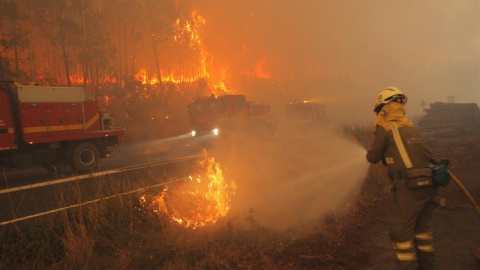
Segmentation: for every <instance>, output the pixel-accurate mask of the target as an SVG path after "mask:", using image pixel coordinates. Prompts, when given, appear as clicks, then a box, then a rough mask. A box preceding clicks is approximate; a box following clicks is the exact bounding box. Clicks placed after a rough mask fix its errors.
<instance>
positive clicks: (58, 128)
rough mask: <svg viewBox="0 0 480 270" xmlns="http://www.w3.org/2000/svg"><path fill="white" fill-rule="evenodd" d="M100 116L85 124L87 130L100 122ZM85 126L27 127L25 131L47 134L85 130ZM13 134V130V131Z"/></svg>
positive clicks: (95, 116)
mask: <svg viewBox="0 0 480 270" xmlns="http://www.w3.org/2000/svg"><path fill="white" fill-rule="evenodd" d="M98 119H99V116H98V113H97V114H95V115H94V116H93V117H92V118H90V120H88V122H87V123H85V129H88V128H90V127H91V126H92V125H93V124H94V123H95V122H96V121H98ZM83 128H84V126H83V124H75V125H57V126H41V127H26V128H24V129H23V132H25V133H35V132H47V131H62V130H65V129H67V130H79V129H83ZM12 133H13V129H12Z"/></svg>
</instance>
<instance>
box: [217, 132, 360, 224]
mask: <svg viewBox="0 0 480 270" xmlns="http://www.w3.org/2000/svg"><path fill="white" fill-rule="evenodd" d="M305 124H306V123H305ZM246 138H248V137H246V136H245V134H243V135H242V138H241V140H239V141H238V142H243V144H242V143H240V144H239V145H238V144H236V146H233V147H231V148H230V151H227V153H228V156H226V157H224V158H222V157H220V162H221V164H222V165H226V167H227V168H226V170H225V177H228V178H231V179H233V180H235V182H236V184H237V192H236V195H235V196H234V199H233V201H232V210H231V212H232V214H233V215H238V216H246V215H248V213H249V210H250V209H253V213H254V218H255V220H256V221H258V222H259V223H260V224H262V225H265V226H267V227H270V228H277V229H285V228H289V227H292V226H299V225H304V224H306V223H308V222H310V221H312V220H315V219H318V218H321V217H322V216H324V215H325V214H328V213H331V212H332V211H333V212H337V211H340V210H342V209H343V208H344V207H345V206H347V205H348V204H349V203H354V201H355V199H356V198H357V195H358V192H359V190H360V186H361V183H362V181H363V180H364V179H365V177H366V173H367V169H368V164H367V161H366V159H365V149H363V148H362V147H361V146H359V145H357V144H355V143H353V142H352V141H349V140H347V139H344V138H343V137H342V136H341V135H339V134H336V133H335V132H333V131H331V130H328V129H327V128H326V127H321V126H317V127H315V126H311V125H302V124H298V123H297V124H289V125H283V126H280V127H279V130H278V131H277V133H276V134H275V136H274V137H273V138H269V139H268V140H267V141H264V142H259V141H258V140H257V139H256V138H254V137H249V139H246ZM229 145H232V144H229ZM233 145H235V144H233Z"/></svg>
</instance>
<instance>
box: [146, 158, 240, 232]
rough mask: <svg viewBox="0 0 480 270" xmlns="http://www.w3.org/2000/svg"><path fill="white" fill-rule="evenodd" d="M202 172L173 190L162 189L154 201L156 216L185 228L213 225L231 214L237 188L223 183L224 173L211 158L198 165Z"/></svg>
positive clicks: (224, 181)
mask: <svg viewBox="0 0 480 270" xmlns="http://www.w3.org/2000/svg"><path fill="white" fill-rule="evenodd" d="M198 164H199V167H200V170H201V172H200V173H199V174H198V175H197V176H190V177H189V180H188V181H186V182H182V183H181V184H179V185H177V186H175V187H173V188H171V189H170V188H165V189H164V190H163V191H162V193H161V195H160V196H158V197H157V198H156V199H155V203H158V204H157V206H158V212H160V213H163V214H165V215H167V216H168V217H169V218H170V219H171V220H172V221H173V222H175V223H177V224H180V225H182V226H184V227H186V228H193V229H196V228H199V227H204V226H207V225H210V224H214V223H216V222H217V221H218V220H219V219H220V218H221V217H225V216H226V215H227V214H228V212H229V210H230V199H231V196H233V195H234V194H235V190H236V185H235V183H234V182H233V181H230V182H228V181H226V179H225V178H224V176H223V170H222V169H221V168H220V165H219V164H218V163H217V162H216V161H215V159H214V158H213V157H208V156H207V155H206V153H205V159H204V160H203V161H201V162H199V163H198Z"/></svg>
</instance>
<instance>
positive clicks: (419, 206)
mask: <svg viewBox="0 0 480 270" xmlns="http://www.w3.org/2000/svg"><path fill="white" fill-rule="evenodd" d="M436 193H437V188H435V187H427V188H422V189H410V188H408V187H407V186H406V184H405V180H404V179H397V180H394V183H393V186H392V203H391V209H390V217H389V220H388V228H389V234H390V239H391V241H392V243H393V248H394V249H395V255H396V260H395V263H396V269H398V270H430V269H434V268H435V266H434V259H435V254H434V248H433V234H432V231H431V230H430V225H429V223H430V220H431V218H432V214H433V210H434V209H435V207H436V203H435V201H434V199H435V195H436Z"/></svg>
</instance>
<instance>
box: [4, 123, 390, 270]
mask: <svg viewBox="0 0 480 270" xmlns="http://www.w3.org/2000/svg"><path fill="white" fill-rule="evenodd" d="M342 129H343V131H344V133H345V134H346V135H347V136H349V137H351V138H354V139H356V140H359V141H360V143H362V144H363V145H368V144H369V140H370V137H371V129H370V128H365V127H362V126H358V125H345V126H343V127H342ZM367 133H368V134H367ZM383 179H385V171H384V170H383V169H382V168H381V167H380V166H372V167H371V168H370V172H369V176H368V178H367V181H366V182H365V183H364V185H363V187H362V192H361V196H360V198H359V199H358V201H357V202H356V203H352V204H350V205H349V206H348V207H346V208H345V209H343V215H342V216H336V215H335V214H333V213H331V214H328V215H326V216H324V217H322V218H321V219H318V220H315V221H312V223H311V224H308V225H305V226H304V227H301V228H292V229H290V230H288V231H282V232H279V231H273V230H269V229H268V228H265V227H263V226H262V224H259V223H258V222H257V221H256V219H255V209H252V210H251V211H250V213H249V215H248V216H246V217H229V218H227V219H224V220H221V221H219V222H218V223H216V224H214V225H212V226H209V227H207V228H200V229H196V230H192V229H185V228H182V227H180V226H178V225H174V224H172V223H171V222H169V220H168V219H167V218H166V217H163V216H159V215H157V214H156V213H153V212H151V211H148V210H146V209H145V208H143V207H142V206H141V205H140V203H139V201H138V198H137V197H136V196H121V197H118V198H116V199H110V200H105V201H101V202H99V203H95V204H91V205H87V206H83V207H79V208H76V209H74V210H68V211H65V212H62V213H61V214H55V215H51V216H46V217H42V218H37V219H31V220H27V221H24V222H21V223H16V224H14V225H10V226H3V227H0V234H1V236H2V246H1V250H0V251H1V252H0V261H1V263H0V269H172V270H173V269H175V270H179V269H359V268H361V266H362V265H363V264H364V263H365V261H366V260H367V259H368V256H367V251H366V248H365V247H364V246H363V245H362V242H361V241H360V236H359V232H361V231H362V228H364V227H365V226H367V225H368V222H370V216H369V214H368V213H370V212H371V211H372V210H371V209H375V207H378V205H379V204H380V203H381V202H382V199H380V198H381V197H384V195H385V193H386V192H388V186H387V185H386V183H385V181H384V180H383ZM127 183H129V184H126V185H124V184H118V183H114V182H112V181H103V182H102V181H99V182H98V183H97V187H96V188H95V190H96V193H97V194H96V196H97V197H100V196H109V195H111V194H115V193H120V192H124V191H125V190H132V189H135V188H138V187H139V186H142V185H140V184H137V185H138V186H135V185H134V184H132V182H128V181H127ZM86 192H87V191H85V190H82V189H81V187H79V186H75V187H73V190H71V191H69V194H76V195H75V196H76V198H75V201H83V200H85V199H86V196H85V193H86ZM62 194H63V193H61V192H59V196H58V197H59V200H60V201H63V203H65V204H68V202H66V199H65V196H64V195H62Z"/></svg>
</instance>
